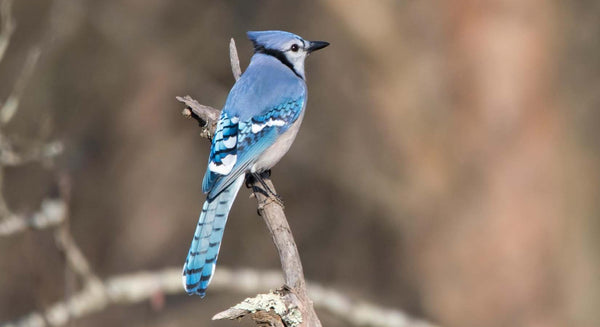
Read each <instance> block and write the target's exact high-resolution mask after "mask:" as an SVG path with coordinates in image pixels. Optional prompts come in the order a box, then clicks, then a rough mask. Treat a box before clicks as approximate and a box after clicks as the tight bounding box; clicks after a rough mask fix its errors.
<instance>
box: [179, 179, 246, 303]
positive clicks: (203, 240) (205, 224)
mask: <svg viewBox="0 0 600 327" xmlns="http://www.w3.org/2000/svg"><path fill="white" fill-rule="evenodd" d="M243 182H244V175H242V176H240V177H238V178H237V179H236V180H235V181H234V182H233V183H231V184H230V185H229V186H227V187H226V188H225V189H224V190H223V191H222V192H221V193H220V194H219V195H217V196H216V197H215V198H213V199H210V200H209V199H207V200H206V202H204V206H202V213H201V214H200V219H199V221H198V226H196V232H195V233H194V239H193V240H192V245H191V246H190V251H189V252H188V256H187V259H186V260H185V264H184V265H183V287H185V290H186V291H187V293H188V294H190V295H191V294H198V295H200V296H201V297H204V295H205V294H206V288H207V287H208V284H209V283H210V280H211V279H212V276H213V273H214V272H215V265H216V263H217V256H218V255H219V248H220V247H221V239H222V238H223V229H224V228H225V223H226V222H227V215H229V210H230V209H231V205H232V204H233V200H235V196H236V195H237V193H238V191H239V189H240V187H241V186H242V183H243Z"/></svg>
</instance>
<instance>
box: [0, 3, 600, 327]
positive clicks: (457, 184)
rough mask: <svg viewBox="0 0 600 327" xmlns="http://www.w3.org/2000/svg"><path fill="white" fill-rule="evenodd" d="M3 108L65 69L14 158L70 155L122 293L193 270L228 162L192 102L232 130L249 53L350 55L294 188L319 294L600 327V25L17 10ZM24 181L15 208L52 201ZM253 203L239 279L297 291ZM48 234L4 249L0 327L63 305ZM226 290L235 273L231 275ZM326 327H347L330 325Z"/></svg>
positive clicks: (444, 7)
mask: <svg viewBox="0 0 600 327" xmlns="http://www.w3.org/2000/svg"><path fill="white" fill-rule="evenodd" d="M14 13H15V18H16V20H17V24H18V25H17V30H16V32H15V35H14V38H13V40H12V43H11V44H10V47H9V49H8V52H7V55H6V57H5V60H4V61H3V62H2V63H1V64H0V99H4V98H5V97H6V96H7V95H8V94H9V92H10V90H11V88H12V85H13V83H14V80H15V78H16V76H17V74H18V72H19V71H20V69H21V67H22V65H23V63H24V60H25V58H26V54H27V51H29V49H30V48H31V47H32V46H35V45H41V46H42V55H41V58H40V62H39V64H38V66H37V67H36V70H35V73H34V75H33V77H32V79H31V80H30V82H29V84H28V87H27V89H26V90H25V93H24V96H23V99H22V104H21V108H20V111H19V112H18V114H17V116H16V117H15V119H14V121H13V122H12V123H11V125H10V126H9V129H8V132H7V133H8V134H9V135H13V136H14V137H20V138H25V139H27V138H37V137H39V136H40V135H43V137H44V138H47V139H59V140H62V141H63V142H64V143H65V145H66V152H65V154H64V155H63V156H62V157H61V158H60V160H59V162H58V165H57V166H58V169H59V170H61V171H64V172H66V173H67V174H69V175H70V176H71V178H72V180H73V200H72V205H71V210H72V217H71V228H72V230H73V233H74V236H75V238H76V240H77V241H78V242H79V243H80V244H81V246H82V249H83V251H84V252H85V254H86V255H87V256H88V257H89V259H90V261H91V264H92V266H93V268H94V269H95V270H96V272H97V273H98V274H99V275H100V276H101V277H103V278H104V277H108V276H111V275H114V274H120V273H127V272H133V271H138V270H151V269H157V268H161V267H164V266H177V265H181V264H182V263H183V260H184V259H185V254H186V252H187V248H188V245H189V242H190V240H191V237H192V234H193V228H194V226H195V223H196V219H197V216H198V213H199V211H200V208H201V203H202V201H203V200H204V197H203V196H202V195H201V178H202V176H203V174H204V170H205V166H206V156H207V154H208V149H209V145H208V143H207V142H206V141H205V140H203V139H201V138H200V137H199V136H198V133H199V129H198V128H197V126H196V125H195V124H194V123H192V122H190V121H188V120H185V119H184V118H182V117H181V115H180V114H179V112H180V110H181V108H182V107H181V105H180V104H179V103H177V102H176V101H175V100H174V97H175V96H176V95H185V94H190V95H192V96H193V97H195V98H196V99H197V100H199V101H200V102H202V103H204V104H208V105H212V106H215V107H220V106H222V105H223V103H224V101H225V98H226V96H227V93H228V91H229V89H230V87H231V86H232V83H233V78H232V76H231V72H230V68H229V59H228V55H227V51H228V50H227V44H228V40H229V38H230V37H234V38H235V39H236V40H237V43H238V48H239V51H240V57H241V61H242V66H243V67H245V66H246V65H247V63H248V60H249V57H250V55H251V51H252V49H251V45H250V42H248V41H247V40H246V39H245V35H244V33H245V31H247V30H262V29H283V30H289V31H292V32H295V33H297V34H299V35H301V36H303V37H305V38H307V39H317V40H327V41H329V42H331V46H330V47H329V48H327V49H325V50H323V51H322V52H319V53H316V54H315V55H314V56H311V57H310V58H309V59H308V62H307V77H308V85H309V94H310V97H309V98H310V99H309V103H308V110H307V114H306V116H305V120H304V124H303V127H302V131H301V132H300V134H299V137H298V139H297V140H296V143H295V145H294V146H293V147H292V149H291V151H290V152H289V153H288V155H287V156H286V157H285V158H284V159H283V160H282V162H280V164H279V165H278V166H277V167H276V168H275V169H274V170H273V179H274V182H275V183H276V185H277V187H278V190H279V192H280V194H281V195H282V197H283V199H284V200H285V203H286V210H287V214H288V217H289V219H290V224H291V226H292V229H293V231H294V234H295V236H296V239H297V242H298V246H299V248H300V252H301V255H302V259H303V263H304V267H305V273H306V276H307V278H308V279H309V280H313V281H317V282H319V283H322V284H324V285H327V286H331V287H334V288H336V289H339V290H342V291H344V292H345V293H347V294H349V295H350V296H352V297H354V298H359V299H365V300H368V301H372V302H374V303H377V304H380V305H382V306H385V307H393V308H398V309H401V310H404V311H407V312H409V313H411V314H412V315H414V316H417V317H421V318H424V319H427V320H430V321H434V322H437V323H439V324H441V325H444V326H474V327H475V326H598V325H600V315H599V314H598V310H597V309H598V307H599V306H600V278H599V276H600V259H599V258H600V255H599V253H600V252H599V251H598V249H599V246H600V243H599V241H598V238H597V236H596V235H598V232H599V231H600V224H599V220H598V218H599V213H600V206H599V205H598V202H597V201H598V199H599V195H600V194H599V187H598V185H599V182H600V174H599V173H600V171H599V169H598V168H599V162H600V150H599V149H600V147H599V145H600V144H599V143H600V142H599V140H600V138H599V136H600V135H599V133H598V130H597V128H598V126H599V123H600V115H599V111H598V107H599V106H600V60H599V58H600V53H599V51H598V50H599V47H600V2H598V1H593V0H588V1H576V2H570V3H567V2H566V1H539V0H484V1H469V0H457V1H439V2H438V1H430V0H425V1H392V0H387V1H343V0H321V1H310V2H309V1H294V2H291V1H289V2H280V1H242V0H239V1H227V2H225V1H190V0H188V1H185V0H175V1H159V0H122V1H69V0H55V1H33V0H29V1H27V0H23V1H17V2H16V3H15V5H14ZM53 184H54V183H53V178H52V171H49V170H48V169H45V168H44V167H43V166H41V165H39V164H30V165H26V166H23V167H19V168H12V169H8V170H7V175H6V180H5V181H4V188H5V193H6V197H7V199H8V200H9V204H10V205H11V208H13V210H15V211H30V210H33V209H35V208H37V207H38V205H39V203H38V202H39V200H40V199H41V198H43V197H45V196H47V195H48V194H49V193H51V192H52V189H53ZM247 194H248V192H247V191H246V190H242V191H241V193H240V196H239V198H238V200H237V202H236V205H235V206H234V208H233V210H232V213H231V215H230V221H229V223H228V226H227V232H226V233H225V239H224V243H223V246H222V248H221V255H220V257H219V265H222V266H228V267H234V268H236V267H253V268H274V269H276V268H278V264H279V263H278V259H277V256H276V253H275V250H274V249H273V246H272V243H271V240H270V238H269V237H268V234H267V231H266V229H265V226H264V224H263V222H262V221H261V220H260V219H259V218H258V217H257V216H256V214H255V212H256V207H255V203H254V201H253V200H251V199H248V197H247ZM63 269H64V263H63V261H62V258H61V256H60V255H59V252H58V251H57V250H56V249H55V247H54V241H53V238H52V234H51V232H49V231H42V232H39V231H29V232H26V233H25V234H20V235H15V236H11V237H5V238H1V239H0V321H5V320H10V319H13V318H16V317H19V316H21V315H22V314H25V313H27V312H29V311H31V310H34V309H40V308H44V307H46V306H47V305H49V304H51V303H52V302H54V301H56V300H58V299H60V298H61V297H62V294H63V289H64V285H63V277H62V276H63V272H64V270H63ZM217 274H218V269H217ZM248 295H251V294H238V293H220V292H211V291H210V289H209V294H208V296H207V297H206V298H205V299H204V300H200V299H199V298H190V297H187V296H173V297H168V298H167V303H166V306H165V307H164V309H162V310H159V311H156V310H152V309H151V307H150V305H149V304H148V303H142V304H139V305H132V306H126V307H116V308H114V307H113V308H110V309H109V310H107V311H105V312H103V313H99V314H95V315H92V316H89V317H87V318H85V319H82V320H79V321H77V322H76V323H75V325H79V326H111V325H113V326H121V325H126V324H127V325H130V326H184V325H189V324H194V325H205V326H249V322H243V323H237V322H234V323H224V322H209V321H208V319H209V317H210V316H212V314H214V313H216V312H217V311H219V310H220V309H223V308H225V307H227V306H229V305H231V304H233V303H235V302H236V301H238V300H240V299H241V298H243V297H244V296H248ZM323 315H324V316H323V317H322V318H323V322H324V323H325V324H326V325H327V326H342V325H343V323H341V322H338V321H336V320H335V319H334V318H333V317H328V316H327V315H326V314H323Z"/></svg>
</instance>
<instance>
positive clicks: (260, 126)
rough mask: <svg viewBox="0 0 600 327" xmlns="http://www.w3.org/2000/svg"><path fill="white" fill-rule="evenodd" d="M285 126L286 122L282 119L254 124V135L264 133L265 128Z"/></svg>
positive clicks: (271, 119)
mask: <svg viewBox="0 0 600 327" xmlns="http://www.w3.org/2000/svg"><path fill="white" fill-rule="evenodd" d="M283 125H285V121H283V120H281V119H273V118H270V119H269V120H267V121H266V122H265V123H263V124H252V133H254V134H256V133H258V132H260V131H262V130H263V128H265V127H271V126H283Z"/></svg>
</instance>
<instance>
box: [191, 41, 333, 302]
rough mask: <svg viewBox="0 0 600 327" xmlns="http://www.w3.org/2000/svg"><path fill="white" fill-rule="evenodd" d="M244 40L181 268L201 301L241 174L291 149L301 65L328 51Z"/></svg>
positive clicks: (301, 92)
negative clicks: (242, 65)
mask: <svg viewBox="0 0 600 327" xmlns="http://www.w3.org/2000/svg"><path fill="white" fill-rule="evenodd" d="M248 37H249V39H250V40H251V41H252V42H253V43H254V51H255V53H254V55H253V56H252V59H251V61H250V65H249V66H248V68H247V69H246V71H245V72H244V73H243V74H242V76H241V77H240V79H239V80H238V81H237V82H236V83H235V85H234V86H233V88H232V89H231V91H230V93H229V96H228V97H227V101H226V103H225V107H224V108H223V111H222V112H221V116H220V118H219V122H218V123H217V128H216V131H215V135H214V137H213V141H212V146H211V150H210V155H209V160H208V168H207V170H206V174H205V175H204V180H203V182H202V191H203V192H204V193H207V199H206V202H204V205H203V207H202V213H201V214H200V219H199V222H198V226H197V227H196V232H195V233H194V239H193V240H192V244H191V246H190V250H189V252H188V256H187V259H186V261H185V265H184V267H183V284H184V287H185V289H186V291H187V292H188V294H198V295H200V296H204V295H205V292H206V288H207V287H208V284H209V283H210V279H211V278H212V275H213V273H214V269H215V265H216V261H217V257H218V254H219V248H220V245H221V239H222V237H223V231H224V228H225V223H226V221H227V216H228V214H229V210H230V209H231V205H232V204H233V201H234V200H235V197H236V195H237V193H238V191H239V188H240V187H241V185H242V183H243V181H244V177H245V174H246V173H260V172H262V171H265V170H268V169H270V168H271V167H272V166H273V165H275V164H276V163H277V162H278V161H279V160H280V159H281V157H282V156H283V155H284V154H285V153H286V152H287V150H288V149H289V147H290V146H291V144H292V142H293V140H294V138H295V136H296V133H297V132H298V128H299V127H300V123H301V121H302V117H303V114H304V108H305V106H306V83H305V81H304V60H305V59H306V57H307V56H308V54H309V53H310V52H312V51H315V50H318V49H321V48H324V47H325V46H327V45H328V43H327V42H322V41H307V40H304V39H302V38H301V37H299V36H297V35H295V34H292V33H288V32H283V31H263V32H248Z"/></svg>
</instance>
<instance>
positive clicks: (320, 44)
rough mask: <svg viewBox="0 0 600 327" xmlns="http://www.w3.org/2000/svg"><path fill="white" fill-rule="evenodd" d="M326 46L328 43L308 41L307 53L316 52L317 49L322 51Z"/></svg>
mask: <svg viewBox="0 0 600 327" xmlns="http://www.w3.org/2000/svg"><path fill="white" fill-rule="evenodd" d="M328 45H329V42H325V41H310V43H309V45H308V53H311V52H313V51H317V50H319V49H323V48H324V47H326V46H328Z"/></svg>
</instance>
